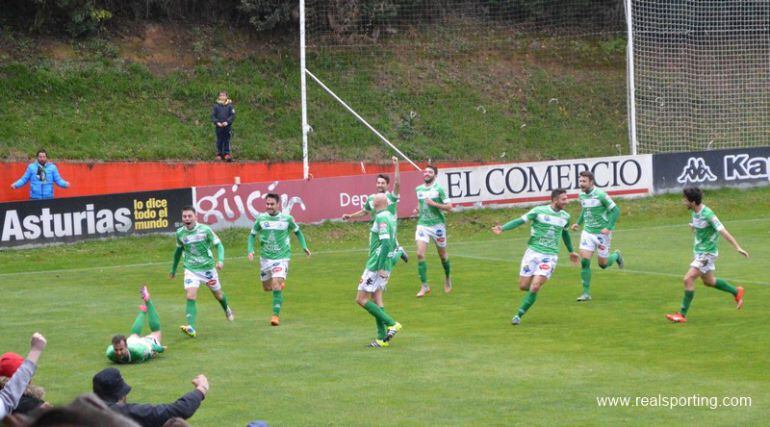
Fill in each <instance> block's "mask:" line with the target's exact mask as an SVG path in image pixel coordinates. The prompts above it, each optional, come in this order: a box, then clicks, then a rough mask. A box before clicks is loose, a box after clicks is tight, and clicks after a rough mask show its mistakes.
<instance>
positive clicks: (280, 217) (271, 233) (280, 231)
mask: <svg viewBox="0 0 770 427" xmlns="http://www.w3.org/2000/svg"><path fill="white" fill-rule="evenodd" d="M298 231H299V225H297V223H295V222H294V217H292V216H291V215H288V214H285V213H283V212H278V213H277V214H276V215H270V214H269V213H267V212H264V213H261V214H259V216H257V219H256V221H254V226H253V227H252V228H251V235H252V236H255V237H256V236H259V256H260V257H262V258H265V259H273V260H276V259H290V258H291V241H290V240H289V233H290V232H292V233H296V232H298Z"/></svg>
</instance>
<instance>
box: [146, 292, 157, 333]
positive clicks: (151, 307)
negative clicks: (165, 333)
mask: <svg viewBox="0 0 770 427" xmlns="http://www.w3.org/2000/svg"><path fill="white" fill-rule="evenodd" d="M146 304H147V315H148V316H149V322H150V330H151V331H152V332H157V331H159V330H160V316H158V311H157V310H155V304H153V303H152V300H147V303H146Z"/></svg>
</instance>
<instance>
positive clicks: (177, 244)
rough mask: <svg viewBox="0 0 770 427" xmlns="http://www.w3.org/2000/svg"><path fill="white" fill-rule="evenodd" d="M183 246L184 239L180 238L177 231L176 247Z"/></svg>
mask: <svg viewBox="0 0 770 427" xmlns="http://www.w3.org/2000/svg"><path fill="white" fill-rule="evenodd" d="M182 246H184V245H183V244H182V240H180V239H179V232H177V233H176V247H177V248H181V247H182Z"/></svg>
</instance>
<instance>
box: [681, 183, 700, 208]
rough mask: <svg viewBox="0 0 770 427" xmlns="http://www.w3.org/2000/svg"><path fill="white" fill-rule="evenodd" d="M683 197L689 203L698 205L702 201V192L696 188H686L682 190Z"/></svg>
mask: <svg viewBox="0 0 770 427" xmlns="http://www.w3.org/2000/svg"><path fill="white" fill-rule="evenodd" d="M682 194H684V197H685V198H686V199H687V200H688V201H690V202H693V203H695V204H696V205H699V204H700V203H701V201H703V191H702V190H701V189H700V188H698V187H687V188H685V189H684V190H682Z"/></svg>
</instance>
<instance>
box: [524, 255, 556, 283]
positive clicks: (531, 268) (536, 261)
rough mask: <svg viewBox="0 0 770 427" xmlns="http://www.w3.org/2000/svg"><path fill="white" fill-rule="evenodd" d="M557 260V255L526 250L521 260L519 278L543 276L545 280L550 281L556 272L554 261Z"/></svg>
mask: <svg viewBox="0 0 770 427" xmlns="http://www.w3.org/2000/svg"><path fill="white" fill-rule="evenodd" d="M558 260H559V256H558V255H546V254H541V253H540V252H536V251H533V250H532V249H529V248H527V251H526V252H524V257H522V259H521V271H520V272H519V276H523V277H532V276H545V277H546V278H547V279H550V278H551V274H553V272H554V270H556V261H558Z"/></svg>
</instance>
